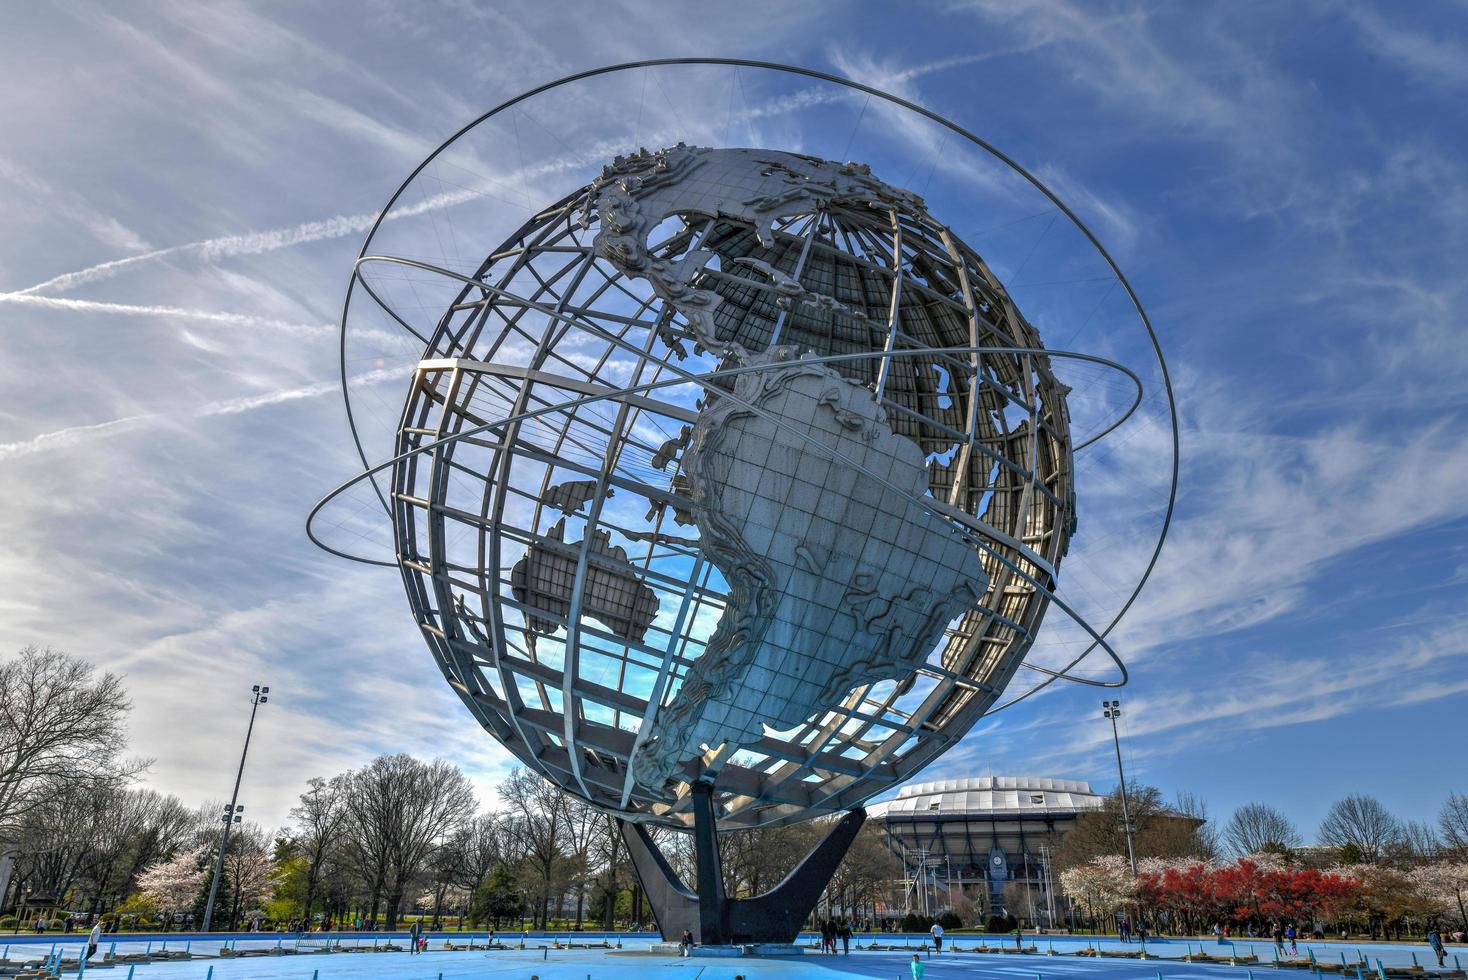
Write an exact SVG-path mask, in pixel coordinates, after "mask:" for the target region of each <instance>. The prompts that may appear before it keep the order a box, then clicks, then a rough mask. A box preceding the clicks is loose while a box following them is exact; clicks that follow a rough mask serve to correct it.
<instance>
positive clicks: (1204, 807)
mask: <svg viewBox="0 0 1468 980" xmlns="http://www.w3.org/2000/svg"><path fill="white" fill-rule="evenodd" d="M1176 800H1177V802H1176V803H1175V804H1174V806H1173V810H1174V812H1176V813H1178V814H1180V815H1182V816H1183V817H1186V818H1187V819H1189V820H1194V821H1197V825H1196V826H1195V827H1194V829H1193V836H1194V838H1195V839H1196V840H1197V855H1196V856H1198V857H1205V858H1211V857H1216V856H1217V855H1218V829H1217V828H1216V827H1214V826H1213V824H1212V822H1211V821H1209V819H1208V801H1207V800H1205V799H1203V797H1201V796H1199V795H1198V794H1197V793H1193V792H1190V791H1189V790H1178V792H1177V797H1176Z"/></svg>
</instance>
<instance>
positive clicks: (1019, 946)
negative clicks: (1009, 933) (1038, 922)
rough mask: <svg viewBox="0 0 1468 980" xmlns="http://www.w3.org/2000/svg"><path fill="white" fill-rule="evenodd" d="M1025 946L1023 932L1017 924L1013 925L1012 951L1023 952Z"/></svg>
mask: <svg viewBox="0 0 1468 980" xmlns="http://www.w3.org/2000/svg"><path fill="white" fill-rule="evenodd" d="M1024 948H1025V933H1024V930H1023V929H1021V928H1020V927H1019V926H1018V925H1016V926H1015V927H1014V951H1015V952H1016V953H1020V952H1023V951H1024Z"/></svg>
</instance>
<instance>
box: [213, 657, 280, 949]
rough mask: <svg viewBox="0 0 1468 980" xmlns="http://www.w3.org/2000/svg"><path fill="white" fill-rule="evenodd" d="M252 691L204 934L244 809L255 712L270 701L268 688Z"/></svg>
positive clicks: (257, 688)
mask: <svg viewBox="0 0 1468 980" xmlns="http://www.w3.org/2000/svg"><path fill="white" fill-rule="evenodd" d="M252 690H253V692H254V700H253V703H252V704H251V705H250V725H249V727H248V728H246V729H245V748H244V750H243V751H242V752H240V768H239V770H238V771H237V772H236V773H235V774H234V792H233V793H232V794H231V795H230V797H229V803H228V804H227V805H226V806H225V808H224V815H223V817H222V819H223V820H224V833H223V834H221V835H220V837H219V860H218V861H217V862H215V864H214V880H213V881H212V882H210V884H209V903H208V904H207V905H205V906H204V929H203V931H204V932H208V931H209V927H210V925H212V924H213V922H214V899H215V898H216V897H218V895H219V881H220V879H221V878H223V877H224V851H225V848H227V847H229V830H230V828H231V827H232V826H233V825H235V824H237V823H239V822H240V819H241V818H240V811H241V810H243V809H244V807H243V806H236V805H235V802H236V801H237V800H238V799H239V798H240V779H241V778H242V777H243V776H244V775H245V756H246V755H248V754H249V752H250V735H251V734H252V733H253V732H254V731H255V712H257V711H259V710H260V705H262V704H264V703H265V702H266V701H269V700H270V699H269V698H268V697H266V695H267V694H269V693H270V688H268V687H261V686H260V685H259V684H256V685H255V686H254V688H252Z"/></svg>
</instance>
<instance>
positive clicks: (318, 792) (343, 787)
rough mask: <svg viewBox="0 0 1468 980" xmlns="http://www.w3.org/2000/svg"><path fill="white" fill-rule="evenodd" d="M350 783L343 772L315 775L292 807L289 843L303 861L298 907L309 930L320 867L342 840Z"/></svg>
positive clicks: (322, 866)
mask: <svg viewBox="0 0 1468 980" xmlns="http://www.w3.org/2000/svg"><path fill="white" fill-rule="evenodd" d="M350 785H351V781H350V778H349V777H348V776H346V775H340V776H334V777H332V778H331V779H322V778H320V777H319V776H318V777H316V778H314V779H312V780H310V781H309V782H308V783H307V784H306V792H304V793H302V794H301V802H300V804H299V805H297V806H296V807H295V808H294V809H292V810H291V818H292V819H293V820H295V821H296V828H297V831H296V833H295V835H294V836H293V837H292V838H291V844H292V846H293V847H294V849H295V851H296V853H298V854H300V855H301V857H303V858H304V859H305V861H306V895H305V899H304V901H303V903H302V905H303V907H302V910H301V911H302V915H303V918H304V919H305V922H306V928H307V929H308V930H309V929H310V926H311V908H312V906H313V905H314V904H315V902H316V889H317V887H318V885H319V884H320V881H321V873H322V870H323V868H324V867H325V865H326V860H327V857H328V855H329V854H330V853H331V851H332V849H333V848H335V847H337V846H338V844H339V843H340V842H341V836H342V831H343V828H344V827H345V826H346V822H347V795H348V792H349V790H350Z"/></svg>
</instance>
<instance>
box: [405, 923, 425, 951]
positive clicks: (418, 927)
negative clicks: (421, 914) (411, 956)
mask: <svg viewBox="0 0 1468 980" xmlns="http://www.w3.org/2000/svg"><path fill="white" fill-rule="evenodd" d="M422 933H423V922H422V921H421V920H419V919H414V920H413V924H412V925H411V926H409V927H408V944H409V946H408V952H410V953H421V952H423V951H422V950H421V949H419V948H418V937H419V936H420V935H421V934H422Z"/></svg>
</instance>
